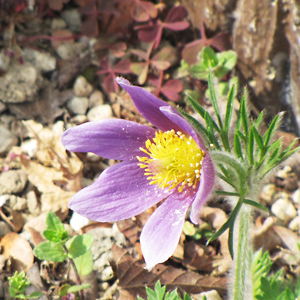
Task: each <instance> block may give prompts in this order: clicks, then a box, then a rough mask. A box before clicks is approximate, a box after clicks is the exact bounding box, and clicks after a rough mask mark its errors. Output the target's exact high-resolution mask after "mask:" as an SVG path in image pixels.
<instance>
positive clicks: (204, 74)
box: [188, 61, 209, 80]
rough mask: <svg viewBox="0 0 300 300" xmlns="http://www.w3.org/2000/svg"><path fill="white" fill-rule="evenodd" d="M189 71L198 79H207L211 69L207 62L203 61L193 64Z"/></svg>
mask: <svg viewBox="0 0 300 300" xmlns="http://www.w3.org/2000/svg"><path fill="white" fill-rule="evenodd" d="M188 71H189V73H190V74H191V75H192V76H193V77H195V78H197V79H200V80H207V78H208V72H209V69H208V68H207V66H206V65H205V63H204V62H203V61H201V62H198V63H196V64H194V65H192V66H191V67H190V68H189V69H188Z"/></svg>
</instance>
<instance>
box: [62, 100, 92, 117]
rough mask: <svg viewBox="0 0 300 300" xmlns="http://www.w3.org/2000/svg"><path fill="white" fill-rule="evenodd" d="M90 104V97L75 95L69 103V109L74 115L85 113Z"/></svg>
mask: <svg viewBox="0 0 300 300" xmlns="http://www.w3.org/2000/svg"><path fill="white" fill-rule="evenodd" d="M88 106H89V99H88V98H86V97H74V98H72V99H70V100H69V101H68V103H67V107H68V109H69V111H70V112H71V113H72V114H74V115H84V114H85V113H86V111H87V109H88Z"/></svg>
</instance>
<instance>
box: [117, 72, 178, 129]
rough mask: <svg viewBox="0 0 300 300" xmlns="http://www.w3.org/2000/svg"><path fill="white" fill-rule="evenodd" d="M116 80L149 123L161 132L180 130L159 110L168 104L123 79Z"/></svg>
mask: <svg viewBox="0 0 300 300" xmlns="http://www.w3.org/2000/svg"><path fill="white" fill-rule="evenodd" d="M116 80H117V82H118V84H119V85H120V86H121V87H122V88H123V89H124V90H125V91H126V92H127V93H128V94H129V95H130V97H131V99H132V100H133V102H134V104H135V106H136V108H137V110H138V111H139V112H140V113H141V115H142V116H143V117H144V118H146V119H147V120H148V121H149V122H150V123H152V124H153V125H154V126H156V127H157V128H158V129H160V130H162V131H167V130H171V129H174V130H175V131H178V130H180V128H179V126H178V125H177V124H176V123H173V122H172V121H171V120H170V119H169V118H167V117H166V116H165V115H164V114H163V113H162V112H161V111H160V109H159V108H160V107H162V106H164V107H170V105H169V104H167V103H166V102H164V101H162V100H160V99H158V98H157V97H155V96H154V95H153V94H151V93H149V92H148V91H146V90H145V89H143V88H141V87H138V86H133V85H131V84H130V83H129V81H128V80H126V79H124V78H121V77H117V79H116Z"/></svg>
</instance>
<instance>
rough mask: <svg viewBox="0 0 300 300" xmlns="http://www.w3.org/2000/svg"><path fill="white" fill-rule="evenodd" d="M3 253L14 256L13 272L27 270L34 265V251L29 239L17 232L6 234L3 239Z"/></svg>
mask: <svg viewBox="0 0 300 300" xmlns="http://www.w3.org/2000/svg"><path fill="white" fill-rule="evenodd" d="M1 247H2V248H3V255H5V256H6V257H11V258H12V266H11V267H12V272H14V271H22V270H24V271H25V272H27V271H28V270H29V269H30V268H31V266H32V265H33V260H34V256H33V252H32V248H31V246H30V244H29V242H28V241H27V240H25V239H24V238H23V237H21V236H20V235H19V234H17V233H15V232H10V233H8V234H6V235H5V236H4V237H3V239H2V240H1Z"/></svg>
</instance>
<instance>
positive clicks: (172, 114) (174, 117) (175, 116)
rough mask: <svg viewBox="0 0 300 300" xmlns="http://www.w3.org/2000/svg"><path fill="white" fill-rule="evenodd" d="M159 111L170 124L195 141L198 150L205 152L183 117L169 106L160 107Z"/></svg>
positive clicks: (197, 135) (199, 139)
mask: <svg viewBox="0 0 300 300" xmlns="http://www.w3.org/2000/svg"><path fill="white" fill-rule="evenodd" d="M160 110H161V112H162V113H163V114H164V115H165V116H166V117H167V118H168V119H170V120H171V121H172V122H174V123H176V124H177V125H178V126H179V127H180V131H182V132H183V133H187V134H188V135H190V136H191V137H192V138H193V139H194V140H195V141H196V143H197V145H198V146H199V147H200V149H201V150H203V151H204V152H206V147H205V145H204V142H203V141H202V139H201V137H200V136H199V134H197V133H196V132H195V130H194V129H193V127H192V126H191V125H190V123H189V122H188V121H187V120H186V119H185V118H184V117H183V116H181V115H180V114H179V112H178V111H177V110H176V109H174V108H173V107H171V106H169V107H161V108H160Z"/></svg>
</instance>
